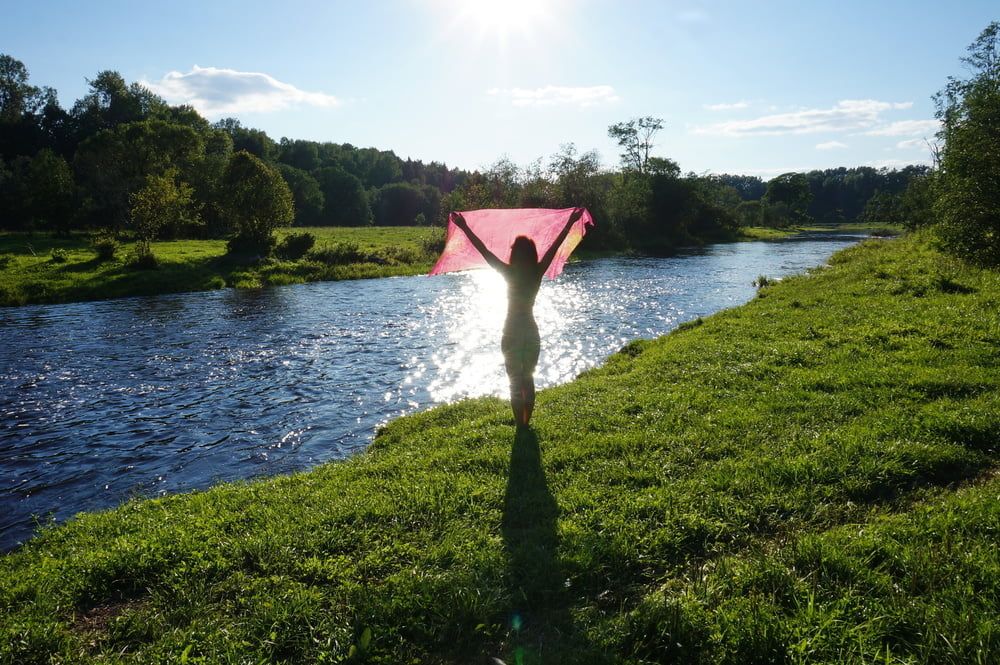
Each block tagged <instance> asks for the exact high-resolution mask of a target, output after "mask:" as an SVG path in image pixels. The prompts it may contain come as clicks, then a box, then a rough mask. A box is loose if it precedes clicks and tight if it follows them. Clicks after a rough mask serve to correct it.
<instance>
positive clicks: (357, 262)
mask: <svg viewBox="0 0 1000 665" xmlns="http://www.w3.org/2000/svg"><path fill="white" fill-rule="evenodd" d="M303 231H308V232H309V233H312V234H313V235H314V236H316V247H315V248H314V251H313V252H311V253H310V254H307V255H306V256H305V257H303V258H302V259H299V260H296V261H283V260H279V259H266V260H264V261H258V260H250V259H246V258H239V257H232V256H228V255H227V254H226V242H225V241H224V240H174V241H161V242H154V243H152V250H153V254H154V255H155V256H156V258H157V260H158V267H157V268H156V269H153V270H143V269H136V268H134V267H132V266H130V265H129V253H130V252H131V251H133V249H132V247H131V246H129V245H128V244H123V245H122V246H121V248H120V249H119V251H118V252H117V254H116V257H115V258H114V259H112V260H110V261H99V260H98V259H97V257H96V253H95V251H94V250H93V249H92V248H91V245H90V240H89V238H88V236H86V235H84V234H73V235H70V236H55V235H52V234H48V233H45V234H41V233H35V234H26V233H0V305H22V304H27V303H54V302H75V301H82V300H98V299H105V298H119V297H123V296H136V295H155V294H159V293H176V292H182V291H205V290H210V289H219V288H225V287H227V286H228V287H245V288H257V287H262V286H268V285H278V284H294V283H299V282H311V281H320V280H334V279H358V278H368V277H388V276H392V275H414V274H419V273H422V272H426V271H427V270H429V269H430V266H431V265H432V264H433V261H434V260H435V259H436V258H437V253H438V251H439V250H438V249H437V248H435V246H434V241H435V240H436V239H437V238H438V237H439V236H441V235H442V231H441V230H440V229H433V228H426V227H368V228H343V227H338V228H331V227H323V228H321V227H317V228H294V229H282V230H281V231H279V232H278V237H279V239H280V238H282V237H284V236H285V235H287V234H289V233H301V232H303Z"/></svg>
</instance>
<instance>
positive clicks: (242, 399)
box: [0, 236, 858, 549]
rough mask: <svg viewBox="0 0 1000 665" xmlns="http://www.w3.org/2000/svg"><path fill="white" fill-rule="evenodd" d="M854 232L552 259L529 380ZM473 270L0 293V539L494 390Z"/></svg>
mask: <svg viewBox="0 0 1000 665" xmlns="http://www.w3.org/2000/svg"><path fill="white" fill-rule="evenodd" d="M857 240H858V238H857V237H849V236H839V237H836V238H829V237H828V238H824V239H809V240H802V241H793V242H781V243H739V244H728V245H716V246H713V247H710V248H708V249H706V250H705V251H702V252H697V253H691V254H688V255H685V256H679V257H673V258H668V259H648V258H646V259H641V258H636V259H627V258H616V259H601V260H596V261H586V262H580V263H575V264H569V265H567V266H566V271H565V272H564V273H563V275H562V276H561V277H560V278H559V279H558V280H555V281H553V282H549V281H548V280H546V282H545V283H544V284H543V286H542V289H541V291H540V292H539V295H538V300H537V303H536V306H535V313H536V318H537V320H538V326H539V329H540V332H541V335H542V356H541V360H540V362H539V366H538V371H537V375H536V382H537V384H538V386H539V387H540V388H542V387H546V386H551V385H555V384H558V383H563V382H565V381H568V380H570V379H572V378H573V377H575V376H576V375H577V374H579V373H580V372H581V371H582V370H584V369H586V368H589V367H593V366H594V365H596V364H598V363H600V362H601V361H602V360H603V359H604V358H605V357H607V356H608V355H609V354H611V353H613V352H615V351H617V350H618V349H619V348H621V346H622V345H623V344H624V343H625V342H627V341H628V340H631V339H634V338H637V337H652V336H656V335H660V334H663V333H665V332H667V331H669V330H670V329H672V328H673V327H675V326H676V325H677V324H678V323H680V322H682V321H685V320H689V319H693V318H695V317H698V316H704V315H707V314H711V313H713V312H716V311H718V310H720V309H723V308H726V307H730V306H733V305H736V304H739V303H742V302H745V301H746V300H748V299H750V298H751V297H752V295H753V293H754V290H753V287H752V286H751V282H752V281H753V279H754V278H755V277H756V276H757V275H759V274H766V275H768V276H770V277H775V276H782V275H787V274H790V273H796V272H802V271H803V270H805V269H807V268H809V267H811V266H816V265H819V264H821V263H823V262H824V261H825V260H826V258H827V257H828V256H829V255H830V254H831V253H832V252H833V251H834V250H836V249H838V248H840V247H843V246H844V245H846V244H850V243H852V242H856V241H857ZM505 311H506V291H505V288H504V284H503V281H502V279H501V278H500V277H499V276H498V275H496V274H495V273H493V272H491V271H476V272H470V273H461V274H453V275H445V276H439V277H404V278H390V279H381V280H367V281H350V282H321V283H314V284H306V285H296V286H289V287H276V288H270V289H264V290H258V291H252V290H224V291H214V292H205V293H190V294H180V295H169V296H157V297H149V298H129V299H123V300H113V301H105V302H96V303H79V304H70V305H49V306H28V307H20V308H0V548H2V549H9V548H10V547H12V546H14V545H16V544H17V543H18V542H19V541H22V540H23V539H24V538H26V537H28V536H29V535H30V534H31V532H32V530H33V528H34V524H35V523H36V521H39V522H45V521H47V520H50V519H64V518H66V517H69V516H71V515H73V514H75V513H76V512H78V511H81V510H93V509H99V508H105V507H109V506H113V505H117V504H118V503H119V502H120V501H122V500H123V499H126V498H129V497H131V496H135V495H142V496H150V495H156V494H160V493H165V492H176V491H182V490H189V489H193V488H202V487H206V486H208V485H210V484H211V483H213V482H215V481H218V480H232V479H237V478H247V477H252V476H257V475H265V474H275V473H282V472H288V471H292V470H296V469H303V468H306V467H309V466H312V465H315V464H317V463H319V462H323V461H326V460H331V459H337V458H342V457H345V456H347V455H349V454H351V453H353V452H355V451H357V450H360V449H361V448H363V447H364V446H365V445H366V444H367V443H368V442H369V440H370V438H371V434H372V432H373V430H374V428H375V427H376V426H377V425H378V424H379V423H380V422H384V421H386V420H388V419H390V418H392V417H395V416H398V415H401V414H404V413H407V412H411V411H414V410H416V409H421V408H425V407H427V406H429V405H432V404H436V403H441V402H449V401H453V400H456V399H459V398H461V397H466V396H473V395H484V394H495V395H504V392H505V390H506V386H507V382H506V377H505V375H504V371H503V358H502V357H501V355H500V351H499V346H500V332H501V326H502V324H503V317H504V313H505Z"/></svg>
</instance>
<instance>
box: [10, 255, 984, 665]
mask: <svg viewBox="0 0 1000 665" xmlns="http://www.w3.org/2000/svg"><path fill="white" fill-rule="evenodd" d="M998 311H1000V274H998V273H996V272H990V271H979V270H974V269H970V268H967V267H965V266H963V265H961V264H959V263H957V262H955V261H954V260H952V259H949V258H946V257H944V256H942V255H940V254H938V253H936V252H935V251H933V250H932V249H930V248H929V247H928V246H927V245H926V244H925V243H923V242H922V241H921V240H920V239H919V238H918V239H912V238H906V239H902V240H895V241H871V242H867V243H864V244H862V245H860V246H858V247H855V248H852V249H849V250H846V251H843V252H840V253H839V254H837V255H836V256H835V257H834V258H833V260H832V261H831V266H830V267H827V268H824V269H821V270H818V271H816V272H815V273H814V274H812V275H810V276H804V277H795V278H790V279H786V280H784V281H782V282H780V283H777V284H775V285H773V286H768V287H766V288H764V289H763V290H762V291H761V292H760V293H759V295H758V297H757V298H756V299H755V300H754V301H753V302H751V303H750V304H748V305H746V306H743V307H740V308H737V309H734V310H729V311H726V312H723V313H721V314H718V315H716V316H713V317H711V318H708V319H705V320H704V321H695V322H692V323H690V324H687V325H685V326H682V328H681V329H679V330H678V331H676V332H675V333H673V334H672V335H669V336H667V337H665V338H661V339H658V340H655V341H639V342H634V343H632V344H629V345H628V346H627V347H626V348H625V349H623V351H622V352H621V353H619V354H617V355H615V356H613V357H612V358H611V359H610V360H609V361H608V362H607V363H606V365H605V366H604V367H602V368H600V369H596V370H592V371H589V372H587V373H585V374H584V375H583V376H581V377H580V378H579V379H578V380H576V381H574V382H573V383H570V384H568V385H565V386H561V387H559V388H554V389H550V390H546V391H543V392H542V393H541V394H540V395H539V400H538V408H537V412H536V418H535V421H534V429H533V431H531V432H530V433H527V434H522V435H520V436H518V435H516V434H515V431H514V428H513V427H512V426H511V424H510V415H509V414H508V412H507V406H506V404H505V403H504V402H502V401H500V400H497V399H479V400H471V401H464V402H461V403H458V404H455V405H450V406H445V407H441V408H437V409H434V410H432V411H429V412H426V413H423V414H418V415H414V416H410V417H406V418H403V419H400V420H397V421H395V422H393V423H391V424H390V425H389V426H388V427H387V428H386V429H385V430H384V431H383V432H382V434H381V435H380V436H379V437H378V438H377V439H376V441H375V442H374V444H373V445H372V447H371V449H370V450H369V451H368V452H367V453H365V454H362V455H359V456H357V457H355V458H353V459H351V460H349V461H347V462H344V463H340V464H330V465H326V466H323V467H320V468H318V469H316V470H314V471H311V472H308V473H302V474H297V475H293V476H288V477H280V478H275V479H272V480H266V481H260V482H253V483H247V484H239V483H237V484H227V485H222V486H219V487H216V488H214V489H212V490H210V491H206V492H199V493H194V494H187V495H181V496H172V497H167V498H163V499H157V500H152V501H135V502H132V503H129V504H127V505H125V506H123V507H122V508H120V509H118V510H115V511H110V512H106V513H100V514H88V515H82V516H80V517H78V518H76V519H74V520H72V521H71V522H70V523H68V524H66V525H64V526H61V527H58V528H54V529H47V530H46V531H45V532H44V533H43V534H42V535H41V536H40V537H38V538H36V539H35V540H33V541H31V542H29V543H28V544H27V545H26V546H25V547H23V548H22V549H20V550H18V551H16V552H14V553H11V554H9V555H7V556H5V557H4V558H3V560H2V562H0V615H2V617H3V618H2V619H0V654H2V656H0V661H2V662H16V663H32V662H74V663H76V662H97V661H100V662H187V663H195V662H212V663H214V662H234V663H235V662H333V661H338V660H341V659H345V658H348V657H352V658H354V659H357V660H359V661H360V660H363V659H367V662H385V663H410V662H454V663H468V662H487V661H488V658H489V657H491V656H495V657H499V658H501V659H503V660H504V661H505V662H507V663H515V662H525V663H541V662H544V663H554V662H630V663H659V662H685V663H702V662H704V663H709V662H711V663H717V662H722V663H763V662H791V663H799V662H810V663H811V662H857V663H862V662H866V663H867V662H875V661H877V662H886V663H897V662H898V663H903V662H906V663H911V662H913V663H985V662H989V660H990V658H992V657H995V654H997V653H1000V619H998V617H1000V550H998V548H997V541H998V539H1000V475H998V474H997V469H998V461H1000V459H998V449H997V446H998V440H1000V371H998V367H1000V319H998Z"/></svg>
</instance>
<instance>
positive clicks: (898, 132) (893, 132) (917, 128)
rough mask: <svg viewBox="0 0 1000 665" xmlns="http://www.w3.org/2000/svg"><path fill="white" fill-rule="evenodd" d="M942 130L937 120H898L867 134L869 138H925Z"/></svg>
mask: <svg viewBox="0 0 1000 665" xmlns="http://www.w3.org/2000/svg"><path fill="white" fill-rule="evenodd" d="M939 129H941V123H940V122H939V121H937V120H897V121H896V122H893V123H890V124H888V125H886V126H885V127H876V128H875V129H872V130H869V131H867V132H865V134H868V135H869V136H923V135H928V134H936V133H937V131H938V130H939Z"/></svg>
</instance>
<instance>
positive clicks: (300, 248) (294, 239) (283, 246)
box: [275, 232, 316, 261]
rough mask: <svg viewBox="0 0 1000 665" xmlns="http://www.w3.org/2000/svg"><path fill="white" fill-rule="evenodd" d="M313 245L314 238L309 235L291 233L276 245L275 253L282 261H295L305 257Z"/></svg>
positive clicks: (314, 242)
mask: <svg viewBox="0 0 1000 665" xmlns="http://www.w3.org/2000/svg"><path fill="white" fill-rule="evenodd" d="M315 244H316V236H314V235H313V234H311V233H308V232H306V233H292V234H289V235H287V236H285V239H284V240H282V241H281V242H280V243H278V247H277V249H276V250H275V253H276V254H277V255H278V256H279V257H281V258H283V259H288V260H290V261H295V260H298V259H301V258H302V257H303V256H305V255H306V252H308V251H309V250H310V249H312V248H313V245H315Z"/></svg>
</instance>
